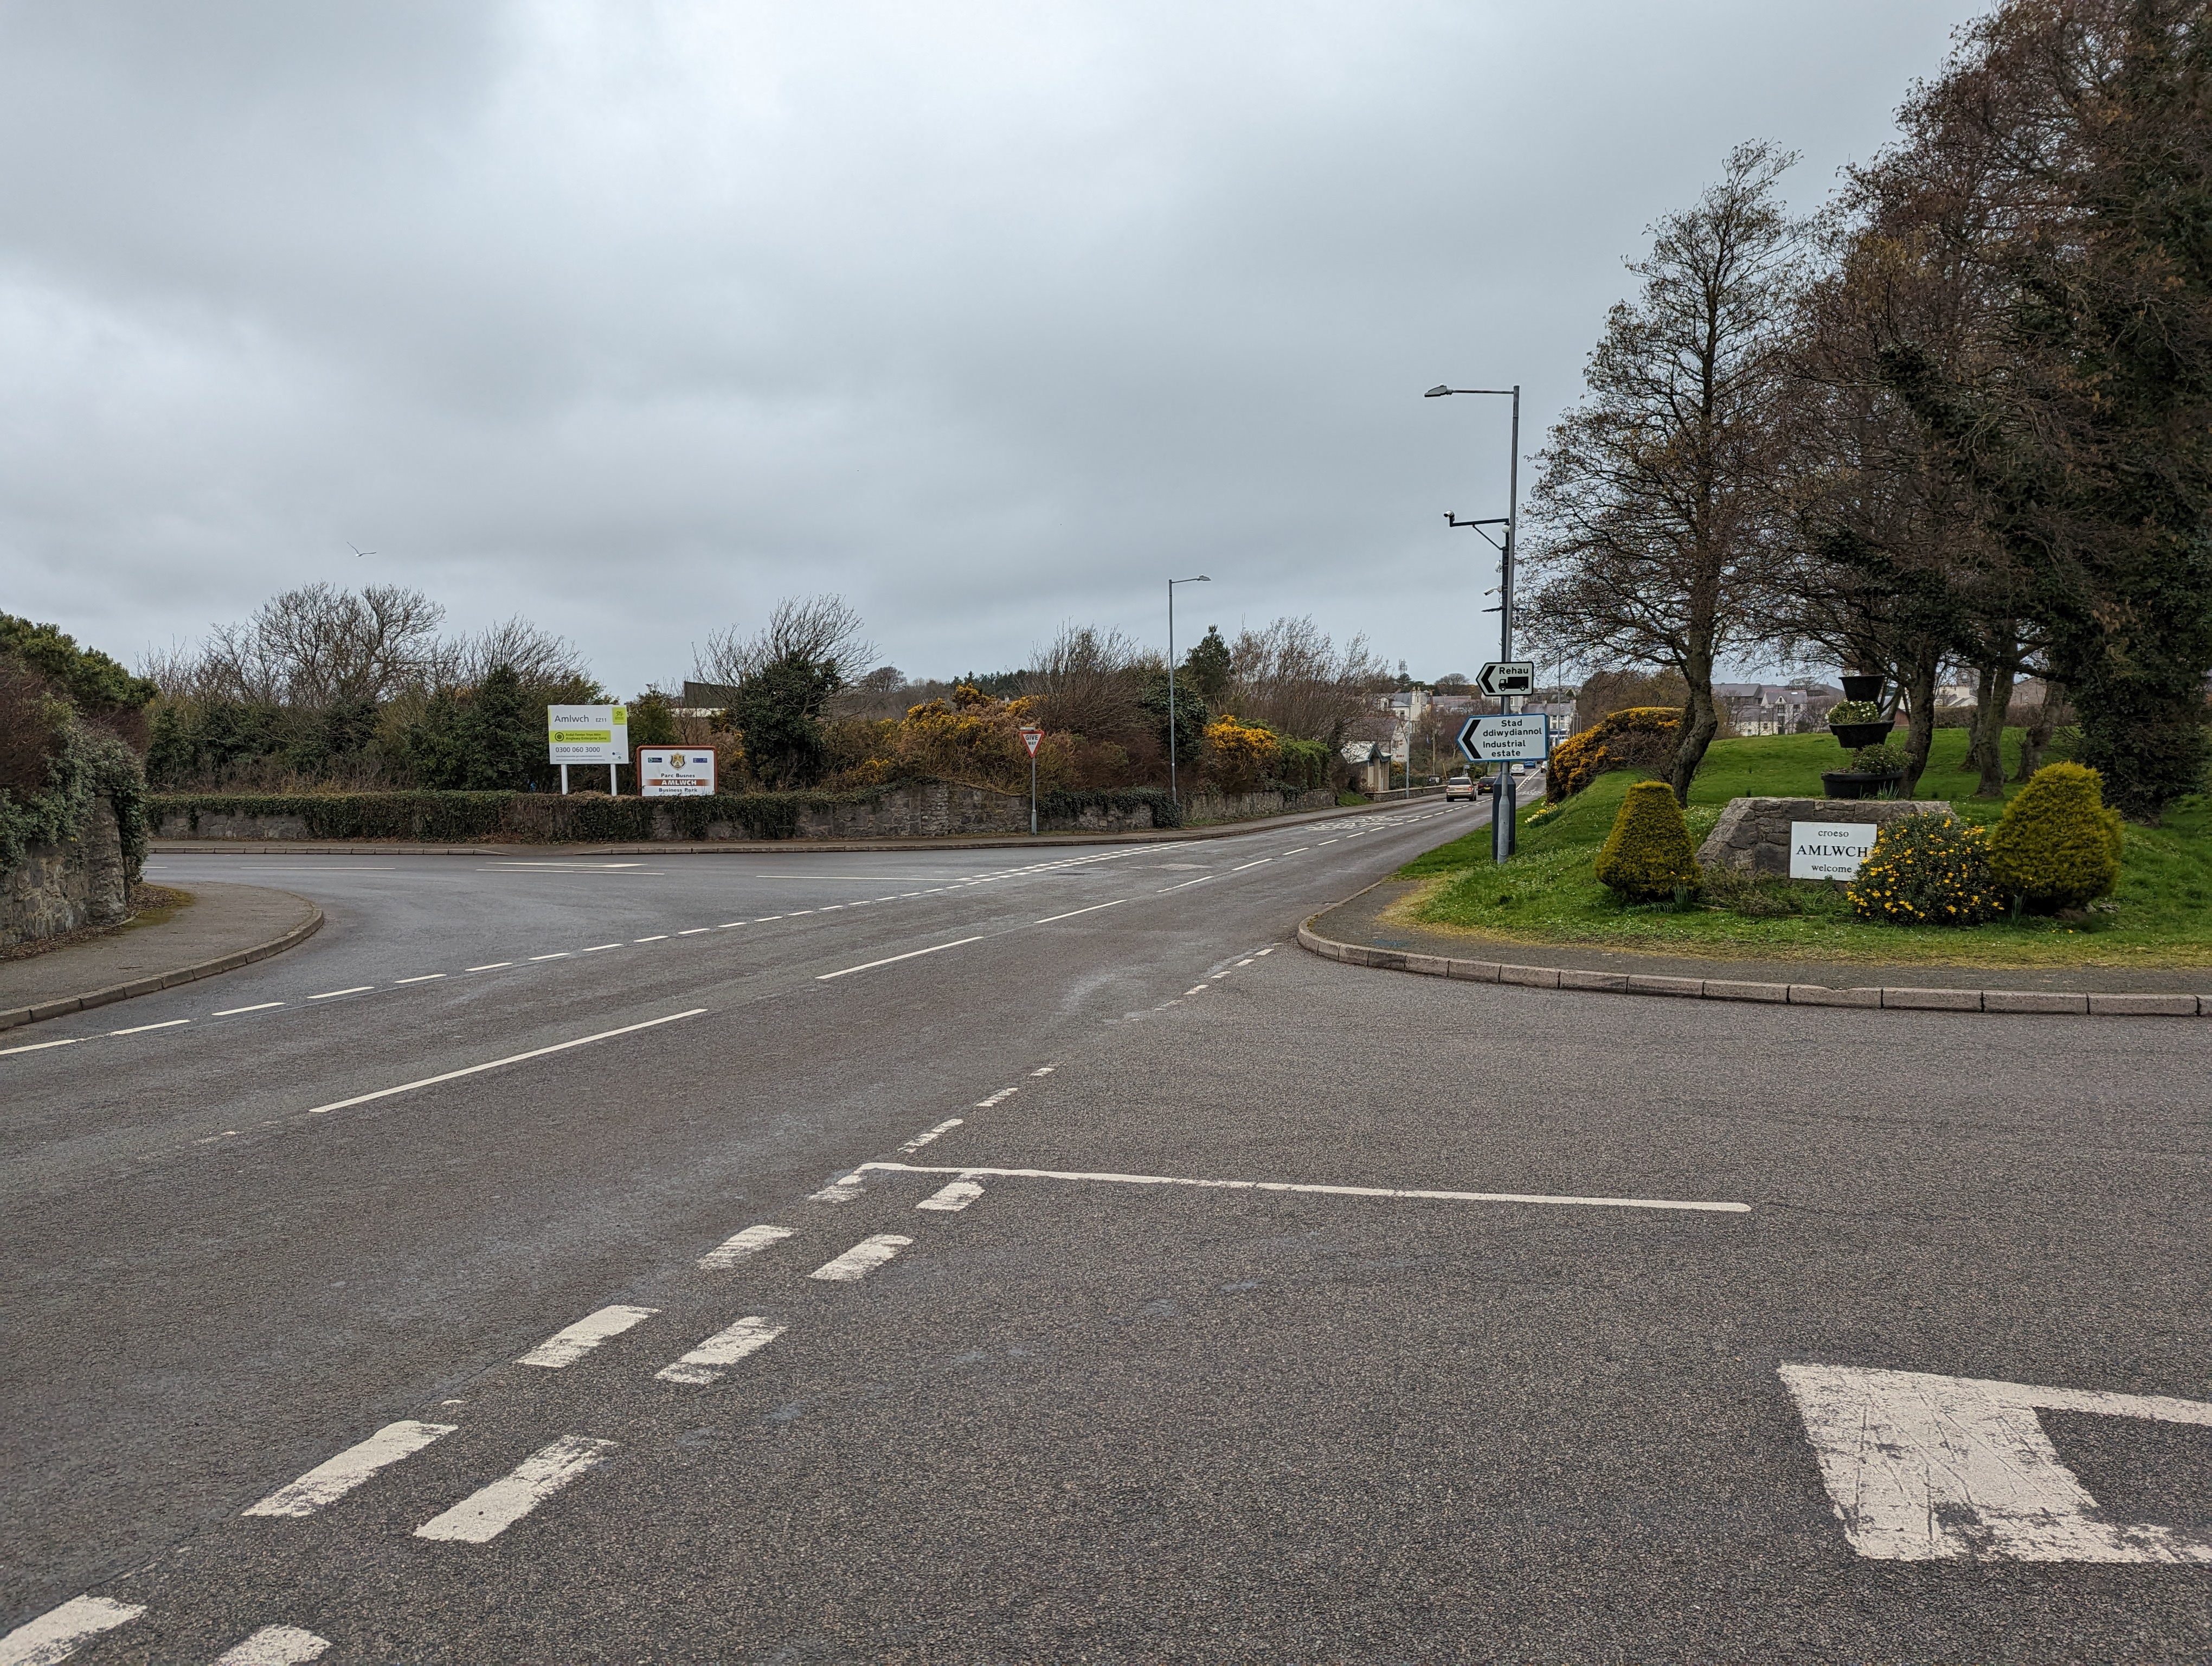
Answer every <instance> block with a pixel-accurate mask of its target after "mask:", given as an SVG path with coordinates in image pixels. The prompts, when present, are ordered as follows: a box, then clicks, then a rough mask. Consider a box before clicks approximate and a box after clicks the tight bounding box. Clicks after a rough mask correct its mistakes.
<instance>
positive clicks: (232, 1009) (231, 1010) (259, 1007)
mask: <svg viewBox="0 0 2212 1666" xmlns="http://www.w3.org/2000/svg"><path fill="white" fill-rule="evenodd" d="M438 976H440V977H443V976H445V974H444V973H443V972H440V973H439V974H438ZM406 981H407V980H406V979H404V978H402V979H401V980H400V982H403V983H404V982H406ZM283 1004H284V1003H283V1001H281V1000H264V1001H261V1002H258V1004H256V1005H254V1006H226V1007H224V1008H223V1009H222V1011H221V1012H216V1013H212V1014H210V1016H211V1017H214V1018H236V1017H237V1016H238V1015H239V1014H240V1012H268V1011H270V1009H271V1008H272V1007H277V1006H283Z"/></svg>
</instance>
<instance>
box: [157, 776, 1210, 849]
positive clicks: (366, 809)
mask: <svg viewBox="0 0 2212 1666" xmlns="http://www.w3.org/2000/svg"><path fill="white" fill-rule="evenodd" d="M897 790H899V789H898V788H896V787H867V788H865V789H863V790H861V791H859V792H853V793H716V794H714V796H713V797H711V798H696V799H641V798H619V799H615V798H605V797H601V796H599V795H597V794H592V795H585V794H580V793H579V794H571V795H568V796H565V797H564V796H562V794H560V793H461V792H438V793H431V792H422V793H161V794H158V795H156V796H155V797H154V798H153V799H151V800H149V802H148V805H147V810H148V812H149V815H150V817H151V819H152V821H153V824H154V825H155V827H156V828H168V824H169V823H170V821H171V820H172V818H175V817H178V816H183V817H185V818H188V824H187V826H186V827H185V828H184V829H173V828H171V829H169V831H170V833H171V834H172V835H175V834H177V833H179V832H181V833H184V834H185V836H190V835H191V834H196V833H197V832H198V831H199V828H200V819H201V818H202V817H205V816H296V817H298V818H299V819H300V821H301V824H302V826H303V828H304V829H305V831H306V835H307V837H308V838H311V839H411V840H417V841H421V842H428V843H461V842H469V841H471V840H480V839H516V840H525V841H538V842H580V843H586V842H642V841H645V840H648V839H651V838H652V837H653V820H654V817H655V816H656V814H658V813H659V812H666V814H667V815H668V818H669V820H670V823H671V830H672V831H673V833H674V835H675V836H676V837H677V838H678V839H704V838H706V837H707V836H708V828H709V827H710V826H711V825H712V824H714V823H716V822H722V823H726V824H730V825H732V826H734V827H739V828H743V829H744V835H745V836H746V837H747V838H750V839H788V838H792V837H794V836H796V835H797V834H798V831H799V817H800V815H801V813H802V812H805V811H806V810H809V809H813V808H817V807H828V806H834V805H854V804H867V803H872V802H873V801H874V800H878V799H880V798H882V797H883V796H884V794H886V793H892V792H896V791H897ZM1139 807H1142V808H1147V809H1150V810H1151V811H1152V825H1153V826H1155V827H1174V826H1177V825H1179V824H1180V822H1181V818H1180V816H1179V814H1178V813H1177V811H1176V806H1175V804H1174V803H1173V802H1172V801H1171V800H1170V799H1169V797H1168V795H1167V794H1166V793H1164V792H1162V791H1160V790H1159V789H1158V788H1157V787H1133V788H1122V789H1118V790H1114V791H1101V792H1055V793H1045V794H1044V795H1043V796H1042V798H1040V799H1039V800H1038V801H1037V812H1038V816H1039V818H1040V820H1041V822H1042V824H1043V825H1045V826H1047V827H1051V828H1064V827H1073V826H1074V825H1076V824H1077V823H1078V822H1079V819H1080V818H1081V817H1082V815H1083V813H1084V812H1085V811H1086V810H1087V811H1091V812H1107V813H1109V814H1110V813H1115V812H1121V813H1125V814H1126V813H1127V812H1130V811H1133V810H1135V809H1138V808H1139Z"/></svg>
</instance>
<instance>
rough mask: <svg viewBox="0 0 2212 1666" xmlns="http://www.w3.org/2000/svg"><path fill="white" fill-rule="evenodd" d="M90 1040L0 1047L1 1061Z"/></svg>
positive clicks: (66, 1040) (81, 1038) (78, 1037)
mask: <svg viewBox="0 0 2212 1666" xmlns="http://www.w3.org/2000/svg"><path fill="white" fill-rule="evenodd" d="M276 1004H277V1005H278V1006H283V1004H284V1003H283V1001H281V1000H280V1001H278V1002H277V1003H276ZM245 1010H246V1011H248V1012H250V1011H252V1008H251V1007H248V1008H246V1009H245ZM85 1040H88V1037H84V1036H70V1037H67V1038H66V1039H64V1040H62V1041H50V1042H26V1043H23V1045H22V1046H21V1047H0V1059H3V1058H5V1057H7V1056H8V1055H9V1054H10V1053H43V1052H44V1051H46V1049H48V1048H49V1047H75V1046H76V1044H77V1043H79V1042H81V1041H85Z"/></svg>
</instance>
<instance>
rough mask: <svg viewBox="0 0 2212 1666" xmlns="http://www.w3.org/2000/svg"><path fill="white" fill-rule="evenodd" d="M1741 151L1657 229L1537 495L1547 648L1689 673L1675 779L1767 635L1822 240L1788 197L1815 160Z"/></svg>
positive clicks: (1537, 577) (1552, 447) (1760, 149)
mask: <svg viewBox="0 0 2212 1666" xmlns="http://www.w3.org/2000/svg"><path fill="white" fill-rule="evenodd" d="M1794 161H1796V157H1795V156H1794V155H1790V154H1789V153H1786V152H1784V151H1781V150H1778V149H1776V148H1775V147H1773V146H1772V145H1770V144H1766V143H1752V144H1744V145H1739V146H1738V147H1737V148H1736V149H1735V150H1733V151H1732V152H1730V153H1729V158H1728V162H1727V166H1726V168H1725V170H1724V172H1723V176H1722V179H1721V180H1720V183H1718V184H1717V185H1714V186H1713V187H1711V189H1710V190H1709V191H1707V192H1705V196H1704V197H1703V198H1700V199H1699V202H1698V204H1697V206H1696V207H1694V208H1692V209H1690V210H1687V211H1686V212H1683V213H1680V214H1674V215H1669V216H1668V217H1666V218H1665V219H1663V220H1662V221H1660V222H1658V224H1657V225H1656V227H1655V228H1653V238H1652V246H1651V252H1650V254H1649V255H1648V256H1647V257H1646V258H1644V259H1643V260H1640V261H1636V262H1632V263H1631V264H1630V266H1629V270H1630V271H1632V272H1634V273H1635V274H1636V275H1637V276H1638V277H1639V278H1641V279H1642V280H1643V289H1642V291H1641V293H1640V294H1638V296H1637V297H1636V298H1635V299H1634V300H1633V301H1622V302H1620V304H1618V305H1616V306H1615V307H1613V311H1612V313H1611V314H1610V316H1609V317H1608V318H1607V322H1606V330H1605V334H1604V336H1603V337H1601V339H1600V341H1599V343H1598V344H1597V347H1596V349H1595V350H1594V351H1593V352H1592V353H1591V355H1590V359H1589V368H1588V369H1587V370H1586V372H1585V373H1584V379H1585V381H1586V382H1587V384H1588V387H1589V394H1588V397H1587V398H1585V399H1584V401H1583V404H1581V405H1580V406H1578V407H1577V409H1575V410H1571V411H1570V412H1569V413H1568V414H1567V415H1566V416H1565V417H1562V418H1561V419H1560V420H1559V423H1558V424H1557V425H1556V426H1555V427H1554V428H1553V430H1552V435H1551V440H1550V442H1549V444H1548V445H1547V447H1545V450H1544V452H1543V453H1542V454H1541V457H1540V458H1539V459H1538V465H1539V468H1540V471H1541V472H1540V475H1539V478H1538V482H1537V486H1536V490H1535V493H1534V497H1533V499H1532V501H1531V504H1530V508H1531V511H1532V518H1533V519H1534V520H1535V521H1536V522H1537V523H1538V524H1539V526H1541V536H1540V537H1539V538H1537V539H1536V540H1535V541H1534V544H1533V546H1532V548H1531V549H1530V551H1529V556H1528V565H1529V568H1530V569H1531V577H1532V579H1533V580H1534V594H1533V595H1532V597H1531V599H1530V604H1529V611H1530V613H1531V615H1532V616H1533V618H1532V624H1533V629H1532V633H1531V634H1532V635H1533V636H1534V639H1535V640H1537V641H1540V642H1541V643H1543V644H1544V645H1546V646H1547V647H1548V648H1551V649H1552V650H1553V652H1554V653H1555V654H1557V655H1558V656H1559V658H1562V659H1569V660H1581V661H1583V662H1588V663H1605V662H1612V663H1619V662H1622V661H1626V662H1628V663H1631V664H1640V665H1647V666H1671V667H1673V668H1674V670H1676V671H1678V672H1680V673H1681V675H1682V678H1683V680H1684V681H1685V682H1686V684H1688V685H1689V703H1688V707H1687V708H1686V711H1685V713H1684V717H1683V722H1682V726H1681V729H1680V738H1679V740H1678V742H1677V746H1676V751H1675V754H1674V762H1673V763H1672V765H1671V766H1670V768H1669V769H1668V779H1669V782H1670V784H1671V785H1672V786H1673V787H1674V795H1675V797H1676V798H1677V799H1679V800H1682V801H1683V802H1685V803H1686V802H1687V801H1688V798H1689V791H1690V780H1691V777H1692V775H1694V774H1695V773H1696V770H1697V768H1698V764H1699V762H1700V761H1701V760H1702V759H1703V758H1704V757H1705V748H1706V747H1707V745H1710V744H1711V741H1712V739H1713V738H1714V736H1715V735H1716V734H1717V733H1719V729H1720V717H1719V713H1718V711H1717V708H1716V707H1715V705H1714V702H1713V691H1712V684H1713V669H1714V666H1715V665H1716V663H1717V660H1719V658H1720V656H1721V655H1722V654H1723V653H1724V652H1725V651H1726V650H1727V649H1728V648H1729V647H1730V646H1732V645H1735V644H1738V643H1742V642H1746V641H1750V640H1751V639H1753V637H1755V636H1756V635H1758V634H1759V629H1760V623H1759V606H1758V603H1759V596H1760V594H1761V593H1762V589H1763V586H1764V581H1765V577H1766V574H1767V571H1768V569H1769V568H1770V566H1771V562H1772V561H1773V559H1774V556H1775V554H1776V550H1777V546H1778V537H1777V528H1778V502H1779V499H1778V491H1777V485H1778V472H1779V470H1780V466H1781V463H1782V455H1781V447H1780V445H1779V434H1778V412H1777V410H1776V406H1777V400H1778V391H1779V388H1780V386H1781V372H1782V349H1783V346H1784V342H1785V340H1786V332H1787V330H1788V326H1789V325H1790V302H1791V299H1792V296H1793V294H1794V292H1795V290H1796V287H1797V284H1798V282H1799V276H1800V271H1801V268H1802V256H1801V246H1802V234H1801V231H1800V228H1799V227H1798V225H1797V224H1796V222H1793V221H1792V220H1791V219H1790V217H1789V216H1788V215H1787V214H1786V213H1785V211H1784V208H1783V205H1782V204H1781V201H1780V199H1779V197H1778V181H1779V179H1780V178H1781V175H1782V173H1784V171H1785V170H1786V169H1787V168H1788V167H1790V165H1791V164H1792V163H1793V162H1794Z"/></svg>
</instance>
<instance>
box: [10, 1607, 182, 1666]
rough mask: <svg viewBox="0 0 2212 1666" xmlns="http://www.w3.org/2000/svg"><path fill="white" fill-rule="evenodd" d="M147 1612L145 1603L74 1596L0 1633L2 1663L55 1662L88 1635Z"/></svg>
mask: <svg viewBox="0 0 2212 1666" xmlns="http://www.w3.org/2000/svg"><path fill="white" fill-rule="evenodd" d="M145 1612H146V1607H145V1604H143V1602H142V1603H137V1604H132V1603H129V1602H111V1601H109V1600H108V1599H107V1598H106V1597H105V1596H72V1597H70V1600H69V1601H68V1602H64V1603H63V1604H62V1605H61V1607H59V1608H49V1609H47V1610H46V1613H44V1614H40V1616H39V1617H38V1618H37V1619H36V1620H29V1621H27V1622H26V1623H24V1624H23V1625H21V1626H16V1627H15V1630H14V1631H12V1632H10V1633H8V1635H7V1636H5V1637H0V1666H52V1662H54V1661H57V1660H66V1659H68V1658H69V1657H70V1656H71V1655H72V1654H74V1653H76V1645H78V1644H80V1643H82V1642H83V1641H84V1640H85V1639H87V1638H89V1637H97V1636H99V1635H100V1633H102V1632H112V1631H113V1630H114V1629H115V1628H116V1627H117V1626H127V1625H129V1624H130V1623H131V1621H132V1620H136V1619H137V1617H138V1616H139V1615H140V1614H143V1613H145Z"/></svg>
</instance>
